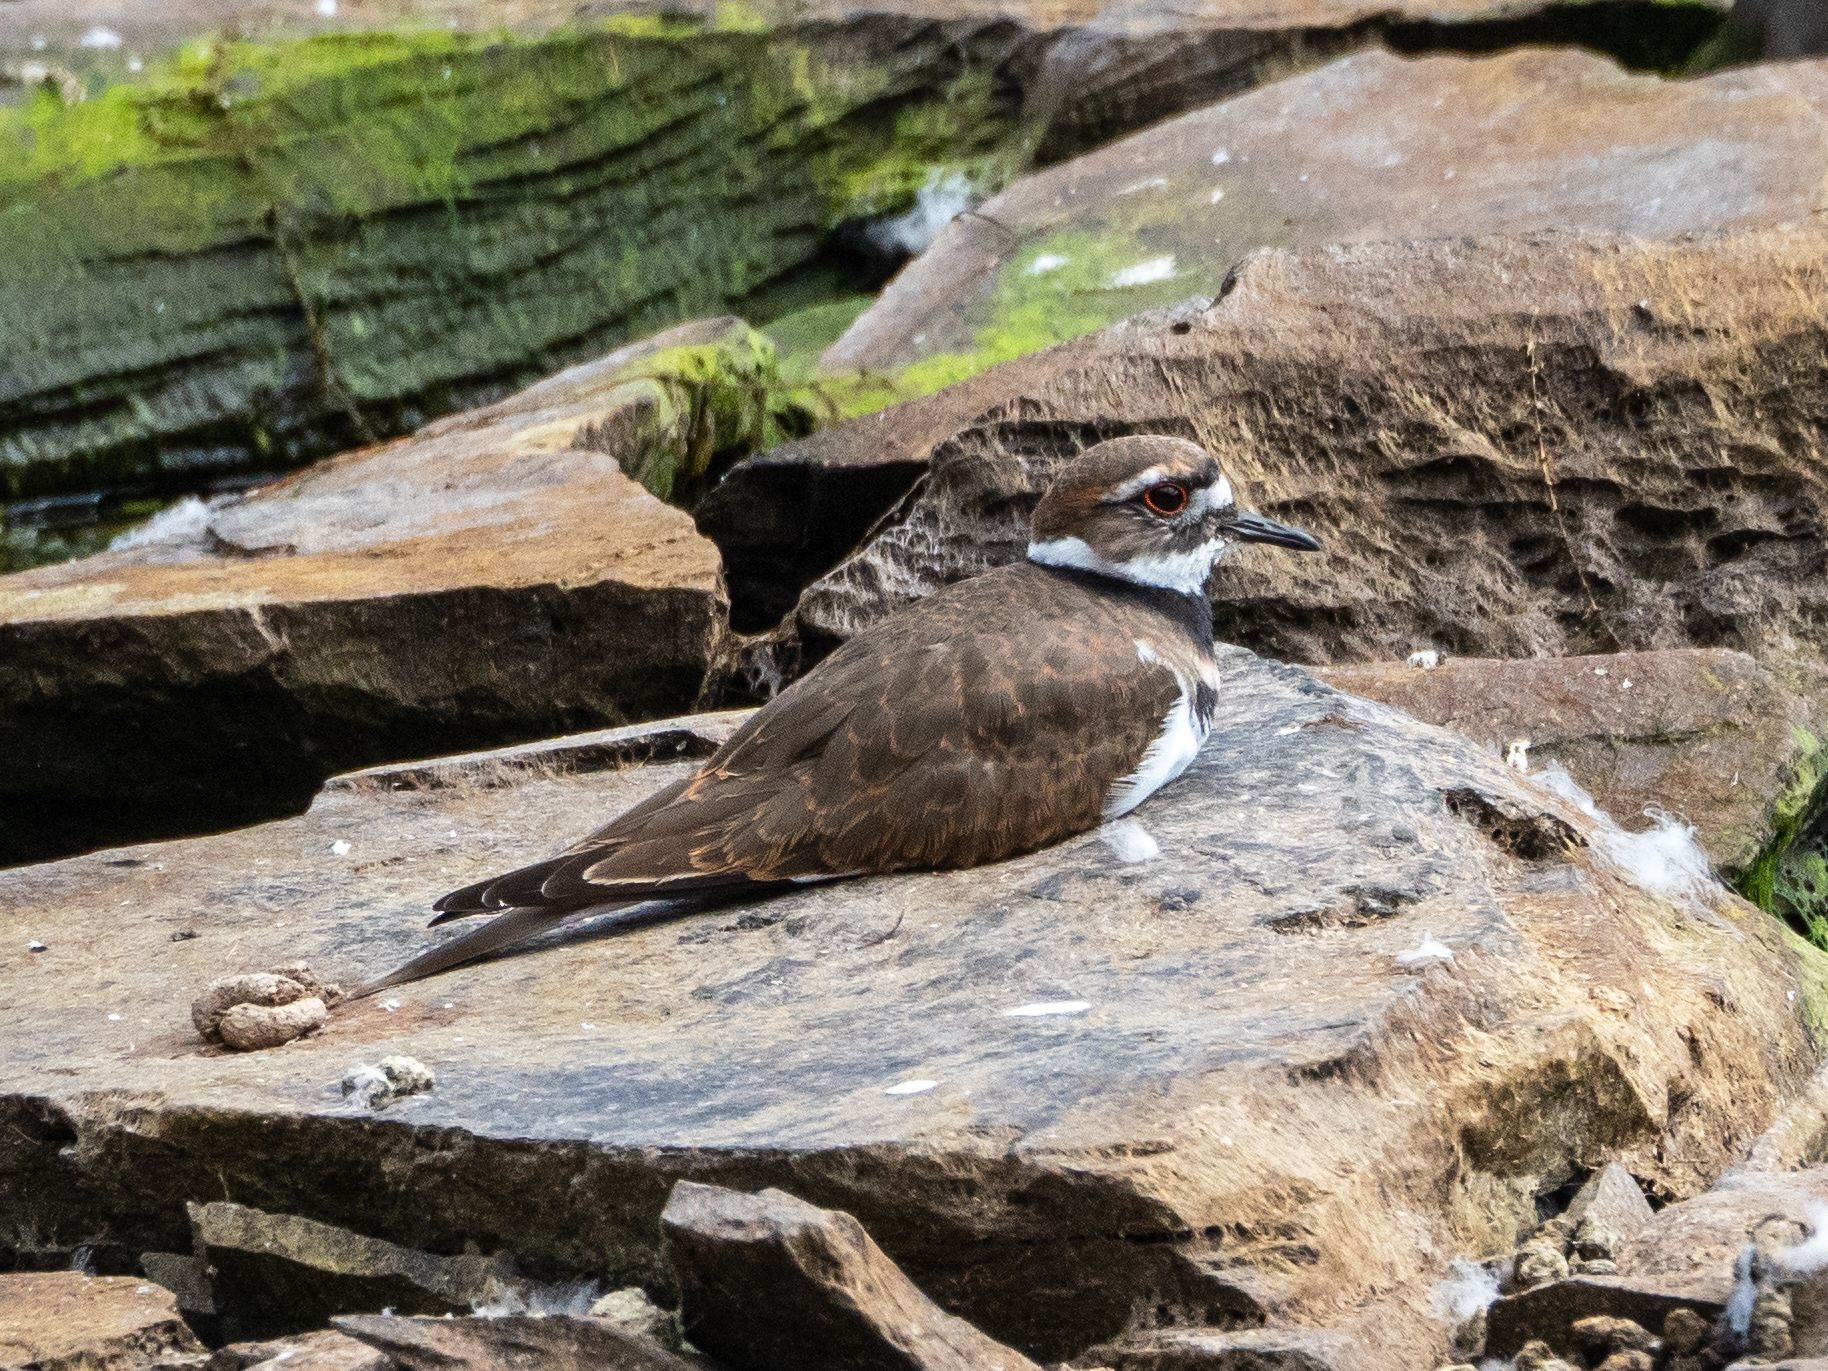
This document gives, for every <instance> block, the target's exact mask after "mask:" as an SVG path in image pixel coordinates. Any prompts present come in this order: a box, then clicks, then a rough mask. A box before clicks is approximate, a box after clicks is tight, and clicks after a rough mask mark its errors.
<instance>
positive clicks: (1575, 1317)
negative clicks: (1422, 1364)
mask: <svg viewBox="0 0 1828 1371" xmlns="http://www.w3.org/2000/svg"><path fill="white" fill-rule="evenodd" d="M1731 1289H1732V1278H1731V1273H1730V1272H1728V1273H1727V1274H1726V1276H1725V1278H1724V1279H1721V1280H1718V1281H1708V1282H1695V1281H1680V1280H1676V1279H1671V1278H1657V1277H1651V1276H1639V1277H1632V1276H1571V1277H1569V1278H1568V1279H1567V1280H1562V1281H1554V1282H1552V1283H1550V1284H1548V1285H1541V1286H1537V1287H1536V1288H1534V1289H1532V1290H1524V1291H1521V1292H1519V1293H1517V1294H1513V1295H1505V1296H1503V1297H1502V1298H1500V1299H1498V1300H1497V1301H1495V1302H1494V1303H1493V1304H1492V1306H1491V1308H1490V1309H1488V1310H1487V1311H1486V1341H1485V1350H1486V1352H1487V1354H1488V1355H1490V1356H1495V1357H1509V1356H1513V1355H1517V1354H1518V1353H1519V1350H1520V1349H1521V1348H1523V1347H1524V1346H1525V1345H1526V1344H1528V1343H1531V1342H1540V1343H1542V1344H1543V1345H1545V1346H1546V1347H1548V1348H1549V1349H1550V1350H1552V1351H1553V1352H1555V1353H1556V1354H1558V1355H1568V1356H1571V1355H1572V1354H1573V1353H1574V1352H1576V1351H1577V1350H1578V1349H1579V1346H1580V1343H1579V1339H1578V1338H1577V1337H1576V1335H1575V1332H1574V1329H1575V1327H1576V1325H1578V1324H1581V1323H1582V1322H1583V1321H1585V1320H1589V1319H1595V1318H1605V1319H1611V1320H1622V1321H1629V1322H1631V1323H1634V1324H1637V1325H1638V1326H1639V1327H1640V1328H1660V1327H1662V1326H1663V1323H1664V1321H1665V1320H1666V1319H1667V1318H1668V1317H1669V1316H1670V1314H1671V1313H1672V1312H1673V1311H1675V1310H1678V1309H1687V1310H1690V1311H1693V1312H1694V1313H1695V1314H1697V1315H1698V1316H1699V1317H1700V1318H1701V1319H1702V1320H1703V1321H1705V1322H1707V1323H1709V1324H1711V1323H1713V1321H1714V1320H1716V1319H1718V1318H1719V1317H1720V1314H1721V1312H1722V1311H1723V1310H1724V1309H1725V1308H1726V1301H1727V1297H1728V1295H1729V1294H1730V1293H1731ZM1589 1326H1591V1325H1589Z"/></svg>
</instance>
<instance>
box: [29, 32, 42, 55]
mask: <svg viewBox="0 0 1828 1371" xmlns="http://www.w3.org/2000/svg"><path fill="white" fill-rule="evenodd" d="M44 50H45V40H44V35H43V34H37V33H35V34H33V35H32V51H33V52H43V51H44Z"/></svg>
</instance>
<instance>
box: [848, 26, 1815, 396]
mask: <svg viewBox="0 0 1828 1371" xmlns="http://www.w3.org/2000/svg"><path fill="white" fill-rule="evenodd" d="M1443 110H1452V111H1453V115H1452V117H1451V118H1450V117H1444V116H1443V114H1442V111H1443ZM1825 130H1828V64H1824V63H1821V62H1813V63H1809V62H1805V63H1796V64H1779V63H1774V64H1771V65H1769V66H1763V67H1756V68H1751V69H1745V70H1736V71H1730V72H1723V73H1721V74H1718V75H1715V76H1710V77H1708V78H1706V79H1703V80H1695V81H1681V82H1673V81H1665V80H1661V79H1659V78H1657V77H1654V76H1632V75H1627V74H1626V73H1624V72H1622V71H1621V70H1619V68H1618V67H1617V66H1616V65H1614V64H1613V63H1610V62H1608V61H1606V60H1604V59H1602V58H1599V57H1595V56H1592V55H1589V54H1585V53H1579V52H1575V51H1572V50H1569V49H1565V48H1564V49H1554V50H1551V49H1521V50H1517V51H1514V52H1510V53H1507V54H1504V55H1502V56H1498V57H1480V58H1466V57H1447V56H1443V57H1431V58H1427V59H1425V60H1422V61H1412V60H1404V59H1403V58H1401V57H1398V56H1395V55H1391V54H1387V53H1379V52H1370V53H1362V54H1359V55H1357V56H1353V57H1349V58H1345V59H1343V60H1341V61H1339V62H1335V63H1333V64H1331V65H1329V66H1325V67H1321V68H1320V69H1318V70H1316V71H1311V72H1307V73H1305V74H1302V75H1299V76H1295V77H1292V78H1291V79H1289V80H1287V81H1282V82H1279V83H1277V84H1276V85H1273V86H1269V87H1266V88H1264V89H1262V90H1258V91H1255V92H1252V93H1250V94H1248V95H1243V96H1240V97H1238V98H1236V99H1232V100H1227V101H1224V102H1223V103H1220V104H1215V105H1210V106H1208V107H1207V108H1205V109H1202V110H1198V111H1195V112H1193V113H1191V114H1186V115H1183V116H1181V117H1180V118H1178V119H1174V120H1170V121H1168V122H1166V123H1161V124H1157V125H1156V126H1154V127H1152V128H1148V129H1145V130H1144V131H1143V132H1141V133H1137V134H1133V135H1131V136H1130V137H1128V138H1125V139H1122V140H1121V141H1118V142H1115V143H1112V144H1110V145H1109V146H1106V147H1102V148H1099V149H1097V150H1096V151H1093V152H1090V153H1087V154H1085V155H1084V156H1081V157H1077V158H1074V159H1072V160H1071V161H1068V162H1064V163H1062V164H1061V165H1059V166H1056V167H1050V168H1048V169H1046V170H1044V171H1040V172H1037V173H1035V174H1033V175H1030V176H1027V177H1025V178H1023V179H1022V180H1020V181H1018V182H1016V183H1015V184H1014V185H1012V186H1011V187H1010V188H1009V189H1007V190H1005V191H1004V192H1002V193H1001V194H1000V195H997V196H995V197H993V198H992V199H990V200H989V201H988V202H986V203H985V204H984V205H983V206H982V207H981V209H980V210H979V212H978V213H977V214H975V215H972V216H968V217H965V218H960V219H955V220H954V221H953V222H952V223H951V224H949V225H948V226H947V227H946V228H945V229H943V230H942V231H941V232H940V234H939V236H938V237H937V238H936V239H935V240H934V242H933V245H932V246H931V247H930V248H929V249H928V250H927V251H926V252H925V253H924V254H922V255H921V257H919V258H918V259H917V260H916V261H915V262H914V263H913V264H912V265H910V266H909V267H908V268H907V269H906V270H905V271H903V272H902V273H901V275H900V276H898V277H897V278H896V279H895V280H894V281H893V282H891V283H890V285H889V286H888V287H887V288H886V289H885V290H884V291H883V292H882V295H881V297H880V298H879V299H878V300H877V302H876V303H875V304H874V305H872V306H871V307H870V308H869V309H868V310H866V311H865V312H864V314H863V315H862V317H861V318H859V319H858V320H857V322H856V323H855V324H853V325H852V326H851V328H850V330H849V331H848V332H847V333H845V335H844V336H843V337H842V338H840V339H839V340H838V341H837V342H836V343H835V344H833V346H832V347H831V349H830V350H829V351H828V352H827V353H826V354H825V362H826V365H827V366H829V367H831V368H834V369H843V368H852V367H854V368H863V369H868V370H874V371H885V370H893V369H895V368H899V367H905V366H907V365H909V364H910V363H914V362H917V361H920V360H923V359H927V358H933V357H937V356H942V355H952V354H962V355H965V356H970V355H972V354H973V353H974V352H976V351H979V350H983V349H990V350H993V351H994V350H995V348H996V347H997V346H998V344H999V338H1000V332H1001V331H1006V330H1008V329H1009V328H1010V324H1009V323H1008V321H1007V318H1006V316H1009V315H1011V314H1014V313H1015V312H1017V311H1021V317H1022V318H1023V320H1024V321H1026V320H1028V319H1031V318H1036V317H1038V318H1041V319H1044V320H1048V319H1051V320H1053V321H1056V322H1055V323H1054V327H1055V328H1056V329H1057V330H1058V331H1057V333H1056V337H1058V338H1065V337H1070V336H1072V334H1073V333H1074V332H1086V331H1089V330H1090V329H1093V328H1097V327H1099V326H1102V325H1105V324H1109V323H1114V322H1115V321H1117V320H1119V319H1122V318H1124V317H1126V316H1128V315H1131V314H1134V313H1135V312H1136V311H1137V310H1138V309H1140V308H1144V307H1147V306H1150V305H1159V304H1165V303H1167V302H1169V301H1172V300H1180V299H1185V298H1186V297H1188V296H1192V295H1214V294H1217V293H1219V291H1220V288H1221V287H1220V283H1221V282H1223V281H1224V280H1225V279H1226V274H1227V273H1228V272H1229V271H1230V270H1231V268H1232V267H1233V266H1234V265H1235V264H1236V263H1237V262H1238V261H1239V260H1240V259H1241V258H1243V257H1245V256H1247V255H1248V254H1249V253H1251V252H1252V251H1254V250H1256V249H1258V248H1265V247H1270V248H1288V249H1292V250H1295V251H1302V250H1307V249H1314V248H1320V247H1324V246H1326V245H1329V244H1340V243H1363V242H1368V241H1376V240H1406V239H1415V238H1420V237H1428V238H1463V237H1475V236H1478V235H1482V234H1492V233H1512V234H1528V233H1532V232H1543V231H1554V232H1572V233H1586V234H1630V235H1633V236H1635V237H1645V238H1668V237H1673V236H1675V235H1679V234H1683V233H1693V232H1697V231H1705V230H1714V229H1722V228H1732V227H1744V226H1751V225H1776V224H1803V223H1806V222H1807V221H1808V219H1809V216H1810V215H1811V214H1812V213H1813V212H1814V211H1815V209H1816V207H1817V186H1818V184H1819V182H1820V180H1821V177H1822V175H1823V174H1824V172H1825V171H1828V145H1825V144H1824V136H1823V135H1824V131H1825ZM1056 263H1058V265H1054V264H1056ZM1037 264H1039V265H1037ZM1126 283H1128V284H1126ZM1030 327H1031V328H1032V325H1031V326H1030ZM1031 346H1033V344H1031Z"/></svg>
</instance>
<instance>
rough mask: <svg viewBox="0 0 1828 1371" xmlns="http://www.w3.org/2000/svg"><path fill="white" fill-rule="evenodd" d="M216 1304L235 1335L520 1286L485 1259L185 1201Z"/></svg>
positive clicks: (290, 1217)
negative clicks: (209, 1271)
mask: <svg viewBox="0 0 1828 1371" xmlns="http://www.w3.org/2000/svg"><path fill="white" fill-rule="evenodd" d="M190 1218H191V1224H192V1227H193V1229H194V1231H195V1234H196V1245H197V1252H198V1255H199V1256H202V1257H203V1258H205V1259H206V1260H207V1261H208V1262H209V1264H210V1266H211V1267H212V1268H213V1270H214V1273H215V1278H214V1287H215V1300H216V1307H217V1309H218V1311H219V1313H220V1314H221V1316H222V1317H223V1318H224V1319H226V1320H228V1321H230V1322H231V1323H232V1325H233V1330H234V1331H235V1332H236V1333H237V1334H238V1335H240V1336H243V1337H270V1336H274V1335H283V1334H292V1333H303V1332H308V1331H310V1330H312V1329H318V1328H322V1327H323V1325H324V1324H325V1323H327V1322H328V1321H329V1319H330V1317H331V1315H333V1314H342V1313H354V1312H359V1311H364V1310H376V1309H384V1308H385V1309H394V1310H398V1311H399V1312H401V1313H406V1314H422V1313H435V1314H445V1313H468V1312H470V1310H471V1309H472V1308H474V1307H475V1306H477V1305H479V1304H484V1303H487V1302H489V1301H492V1300H497V1299H500V1298H502V1297H503V1296H504V1295H508V1294H511V1293H514V1292H517V1291H520V1290H522V1289H523V1288H524V1283H523V1282H521V1281H519V1280H518V1279H516V1278H515V1276H514V1275H513V1273H512V1271H511V1269H509V1268H508V1267H507V1265H506V1264H505V1263H503V1262H502V1261H500V1260H498V1259H496V1258H493V1257H482V1256H474V1255H465V1256H439V1255H436V1254H434V1253H430V1252H421V1251H416V1250H414V1249H412V1248H408V1247H402V1246H400V1245H399V1244H396V1243H391V1242H386V1241H383V1240H382V1239H379V1238H370V1237H364V1236H363V1235H362V1234H360V1233H353V1232H350V1231H349V1230H347V1229H344V1228H339V1227H337V1226H335V1225H333V1224H327V1223H322V1222H319V1221H317V1220H314V1219H308V1218H302V1217H300V1216H298V1215H294V1214H269V1213H264V1212H262V1211H261V1210H258V1209H251V1208H248V1207H247V1206H245V1205H239V1204H231V1203H226V1202H221V1201H218V1202H215V1203H211V1204H193V1205H191V1207H190Z"/></svg>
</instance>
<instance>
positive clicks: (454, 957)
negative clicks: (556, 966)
mask: <svg viewBox="0 0 1828 1371" xmlns="http://www.w3.org/2000/svg"><path fill="white" fill-rule="evenodd" d="M614 907H615V906H604V905H597V906H593V907H592V908H591V910H590V912H591V913H593V914H594V913H599V912H601V911H603V910H604V909H606V908H614ZM582 912H583V911H582V910H579V909H509V910H504V911H503V912H502V913H500V914H498V915H496V916H495V917H494V918H493V919H490V920H489V921H488V922H487V923H486V924H483V925H481V926H480V927H477V928H472V929H470V930H469V931H467V932H464V933H459V934H458V935H457V936H456V937H454V938H450V939H447V940H446V941H444V942H441V943H439V944H438V946H436V947H434V948H431V949H429V950H427V951H425V952H421V953H420V954H419V955H418V956H417V957H414V958H413V959H412V960H411V961H409V962H407V963H405V964H404V965H402V966H398V967H395V968H394V969H393V970H392V971H389V972H388V973H387V974H386V975H385V976H380V977H377V978H376V979H374V980H372V981H369V982H367V983H366V984H365V985H359V986H357V987H356V988H355V989H354V990H352V991H350V992H349V998H350V999H352V1000H360V999H363V998H365V997H367V996H369V995H373V994H375V993H377V992H378V991H382V990H386V989H389V988H390V987H392V986H396V985H405V984H407V983H408V982H410V981H422V980H424V979H425V978H426V977H427V976H436V975H437V974H438V973H439V972H441V971H449V970H450V969H451V968H452V967H454V966H462V965H463V964H464V963H465V962H473V961H475V960H476V959H477V958H478V957H486V956H488V955H489V953H491V952H498V951H500V950H501V949H502V948H504V947H508V946H511V945H512V944H514V943H517V942H520V941H521V940H522V939H523V938H531V937H532V936H533V935H534V934H536V933H544V932H545V931H546V930H547V929H550V928H556V927H557V926H558V925H559V924H561V923H563V922H564V921H565V920H566V919H567V918H569V917H571V916H572V915H573V914H578V913H582Z"/></svg>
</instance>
